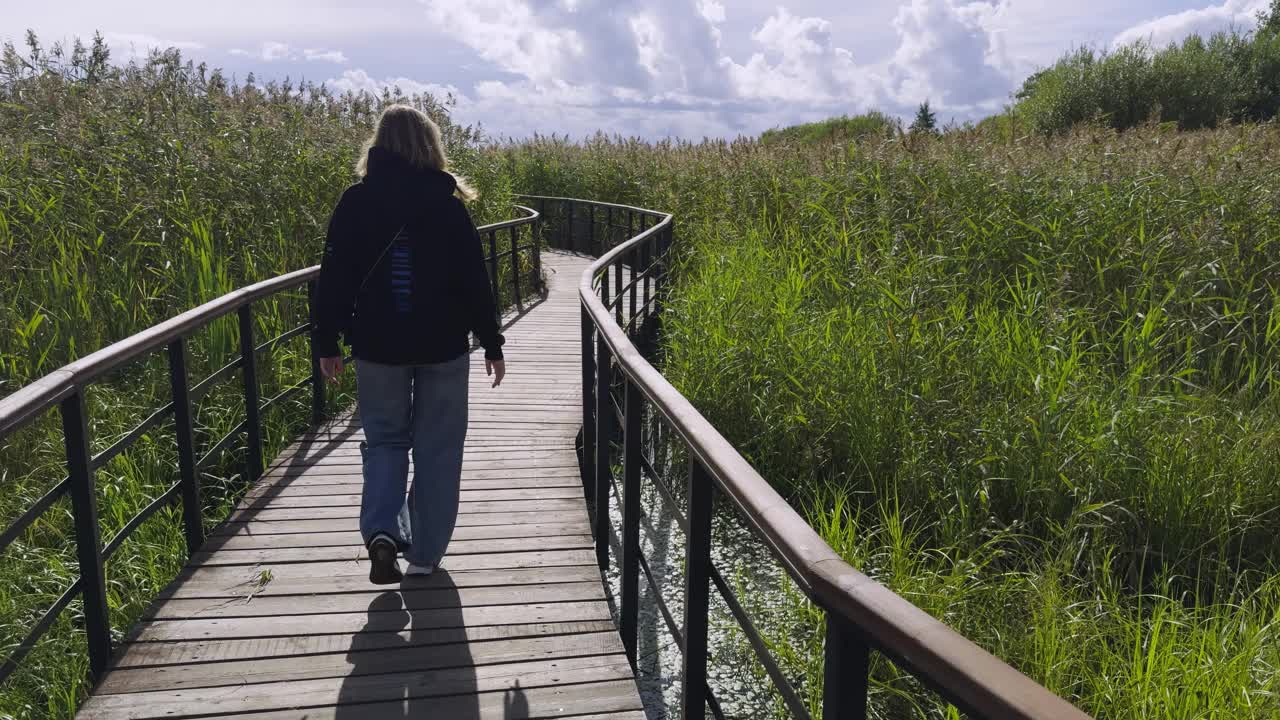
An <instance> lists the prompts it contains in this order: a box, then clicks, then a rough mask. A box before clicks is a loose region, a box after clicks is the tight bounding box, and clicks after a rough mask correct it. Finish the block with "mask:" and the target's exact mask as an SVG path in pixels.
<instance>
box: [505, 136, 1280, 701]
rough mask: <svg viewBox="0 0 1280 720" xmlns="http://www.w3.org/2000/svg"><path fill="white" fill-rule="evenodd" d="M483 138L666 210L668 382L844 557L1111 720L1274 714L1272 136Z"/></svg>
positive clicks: (1278, 593) (807, 633) (803, 671)
mask: <svg viewBox="0 0 1280 720" xmlns="http://www.w3.org/2000/svg"><path fill="white" fill-rule="evenodd" d="M495 152H496V153H498V154H499V155H501V156H502V157H503V158H504V159H505V162H506V163H507V167H508V169H509V172H510V173H511V174H512V176H513V178H514V181H515V184H516V187H517V188H519V189H522V190H534V189H537V190H538V191H540V192H547V193H556V194H561V195H570V196H573V195H578V196H591V197H595V198H599V199H602V200H613V201H621V202H627V203H632V204H636V205H642V206H648V207H655V208H660V209H663V210H669V211H671V212H674V213H675V215H676V228H677V234H678V236H679V243H678V245H677V247H678V248H680V251H681V257H680V262H679V264H678V273H677V281H676V283H675V285H674V290H673V292H674V295H673V297H672V299H671V302H670V303H669V305H668V309H667V316H666V318H667V319H666V323H665V326H664V333H665V337H666V339H665V347H664V353H665V354H664V359H665V368H664V372H665V373H666V375H667V376H668V377H669V378H670V379H672V381H673V382H674V383H675V384H676V386H677V387H678V388H679V389H680V390H681V391H682V392H683V393H684V394H685V395H687V396H688V397H689V398H690V399H691V400H692V401H693V402H694V404H695V405H696V406H697V407H698V408H699V409H700V410H701V411H702V412H703V413H704V414H705V415H706V416H707V417H708V418H709V419H710V420H711V421H712V422H713V424H715V426H716V427H717V428H719V429H720V430H721V431H722V432H723V433H724V434H725V435H726V436H727V437H728V438H729V439H730V440H731V441H732V442H734V444H735V445H736V446H737V447H738V448H739V449H740V450H741V451H742V452H744V454H746V455H747V456H748V457H749V458H750V460H751V461H752V462H753V464H754V465H755V466H756V467H757V468H758V469H759V470H760V471H761V472H762V473H763V474H764V476H765V477H767V478H769V479H770V481H771V482H773V483H774V484H775V485H776V486H777V487H778V488H779V489H780V490H781V491H782V492H783V493H784V494H786V495H787V496H788V497H789V498H790V499H791V501H792V502H793V503H794V504H795V506H796V507H797V508H798V509H800V510H801V511H802V512H803V513H805V514H806V515H807V516H808V517H809V518H810V520H811V522H812V523H813V525H814V526H815V527H817V528H818V530H819V531H820V532H821V533H822V535H823V536H824V537H825V538H826V539H827V540H828V542H830V543H831V544H832V546H833V547H834V548H836V549H837V550H838V551H839V552H840V553H841V554H842V556H844V557H845V558H846V559H848V560H849V561H850V562H851V563H852V564H854V565H855V566H857V567H859V568H861V569H862V570H863V571H864V572H867V573H868V574H869V575H871V576H872V577H874V578H876V579H877V580H879V581H880V582H882V583H884V584H886V585H888V586H889V587H890V588H892V589H893V590H895V591H896V592H898V593H900V594H902V595H903V596H904V597H906V598H907V599H909V600H910V601H912V602H913V603H915V604H917V605H919V606H920V607H922V608H923V609H925V610H926V611H928V612H930V613H932V614H933V615H935V616H937V617H939V618H941V619H943V620H944V621H946V622H947V623H949V624H950V625H952V626H953V627H954V628H956V629H957V630H958V631H960V632H961V633H963V634H965V635H966V636H968V637H970V638H971V639H973V640H975V641H976V642H978V643H979V644H980V645H982V646H984V647H986V648H987V649H989V650H991V651H992V652H994V653H995V654H997V655H999V656H1001V657H1003V658H1005V659H1006V660H1007V661H1009V662H1011V663H1013V664H1014V665H1015V666H1017V667H1018V668H1020V669H1021V670H1023V671H1024V672H1026V673H1027V674H1029V675H1030V676H1031V677H1033V678H1034V679H1036V680H1037V681H1039V682H1041V683H1043V684H1045V685H1046V686H1047V687H1048V688H1050V689H1051V690H1053V691H1055V692H1057V693H1060V694H1062V695H1064V696H1065V697H1067V698H1070V699H1071V700H1073V701H1074V702H1077V703H1079V705H1080V706H1081V707H1082V708H1084V709H1085V710H1086V711H1088V712H1090V713H1092V714H1094V715H1096V716H1098V717H1106V718H1126V719H1127V718H1132V719H1135V720H1136V719H1138V718H1155V717H1160V718H1272V717H1276V716H1277V715H1280V679H1278V678H1280V673H1278V672H1277V669H1278V668H1280V633H1278V632H1277V630H1278V626H1277V621H1280V545H1278V544H1277V543H1276V542H1275V538H1276V537H1277V534H1280V484H1277V483H1276V482H1275V478H1276V477H1277V476H1280V401H1278V400H1277V395H1276V392H1275V391H1276V389H1277V381H1278V380H1280V280H1278V278H1280V213H1278V212H1277V211H1278V210H1280V184H1277V182H1276V180H1277V174H1276V171H1275V168H1276V167H1278V166H1280V165H1278V163H1280V131H1278V130H1277V129H1276V128H1275V127H1269V126H1257V125H1244V126H1237V127H1231V128H1226V129H1220V130H1216V131H1203V132H1197V133H1185V134H1180V133H1173V132H1168V131H1164V130H1161V129H1159V128H1153V129H1149V130H1141V131H1134V132H1129V133H1125V134H1116V133H1114V132H1113V131H1111V130H1108V129H1104V128H1098V127H1080V128H1077V130H1075V131H1074V132H1071V133H1068V134H1066V135H1065V136H1063V137H1061V138H1058V139H1056V140H1054V141H1052V142H1045V141H1043V140H1041V139H1036V140H1018V139H1016V138H1001V137H998V136H997V135H996V134H994V133H987V132H983V131H961V132H953V133H949V134H947V135H946V136H944V137H942V138H931V137H924V136H920V137H912V136H907V137H901V138H897V139H892V140H887V141H884V142H881V143H862V144H860V145H858V146H857V147H849V148H843V149H842V148H831V147H825V148H823V147H819V148H808V149H806V148H800V147H796V146H768V147H766V146H764V145H762V144H759V143H754V142H749V141H739V142H736V143H720V142H708V143H702V144H680V143H674V144H673V143H661V144H657V145H650V144H645V143H641V142H638V141H628V140H623V139H614V140H609V139H605V138H597V139H595V140H593V141H590V142H588V143H585V144H582V145H570V144H567V143H565V142H562V141H558V140H556V139H554V138H542V139H538V140H535V141H532V142H529V143H524V144H520V145H512V146H507V147H504V148H500V149H498V150H495ZM792 600H793V602H792V603H790V605H791V608H792V610H791V611H790V612H789V613H787V614H786V616H785V617H782V618H778V617H774V618H772V619H770V620H768V621H767V623H768V624H769V627H770V633H771V635H772V637H773V645H774V649H775V651H776V652H777V653H778V654H779V655H780V656H782V657H783V658H784V659H785V662H786V664H787V665H788V668H789V673H790V674H792V676H794V677H798V678H800V685H801V687H802V690H803V692H804V694H805V696H806V697H807V698H808V699H809V701H810V703H811V705H812V706H813V708H814V710H815V712H816V711H818V709H819V708H818V698H819V697H820V691H821V644H822V631H821V627H822V626H821V623H820V620H821V613H820V612H819V611H818V610H816V609H814V608H813V607H811V606H809V605H808V604H807V602H806V601H805V600H804V599H803V598H802V597H801V596H800V595H799V594H798V593H796V594H794V597H793V598H792ZM873 674H874V678H875V683H874V689H873V702H874V707H875V711H876V714H877V716H880V717H919V716H925V717H939V718H941V717H951V716H952V715H951V712H953V711H952V710H951V709H949V708H948V706H947V705H946V704H945V703H944V702H942V701H940V700H938V699H937V698H936V697H935V696H932V695H930V694H928V693H923V694H922V693H920V692H919V690H920V688H919V687H918V684H917V683H915V682H914V681H912V680H910V679H908V678H906V677H904V676H903V675H902V673H900V672H899V671H898V670H897V669H895V668H893V667H892V666H891V665H890V664H889V663H887V662H880V661H877V664H876V666H875V668H874V673H873Z"/></svg>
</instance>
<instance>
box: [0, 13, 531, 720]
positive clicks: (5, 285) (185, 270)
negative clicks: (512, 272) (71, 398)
mask: <svg viewBox="0 0 1280 720" xmlns="http://www.w3.org/2000/svg"><path fill="white" fill-rule="evenodd" d="M392 100H403V101H408V102H412V103H414V104H416V105H417V106H419V107H421V108H422V109H424V110H426V111H427V112H428V113H430V114H432V115H433V116H435V118H436V119H437V120H438V121H439V122H440V123H441V125H442V127H443V128H444V130H445V137H446V142H447V144H448V145H449V147H450V150H451V151H452V156H453V159H454V160H455V162H456V164H457V165H459V166H460V169H461V171H462V172H463V173H465V174H466V175H467V176H468V177H469V178H470V179H471V180H472V181H473V182H474V183H475V184H476V185H477V187H478V188H479V189H480V190H481V193H482V194H481V198H482V199H481V200H480V201H479V203H478V204H477V205H476V206H475V207H473V213H475V214H476V215H477V219H478V220H479V221H482V222H484V221H491V220H493V219H497V218H502V219H505V218H506V217H508V216H509V215H510V193H509V192H508V189H507V184H506V183H505V181H504V180H503V179H502V178H501V177H499V175H498V174H497V170H498V165H497V163H496V162H495V161H494V160H493V159H492V158H489V157H486V156H483V155H481V154H479V153H478V151H477V149H476V143H475V141H476V140H477V137H478V134H477V131H476V130H475V129H473V128H469V127H462V126H459V125H456V124H454V123H451V122H449V119H448V107H447V106H446V105H444V104H442V103H440V102H437V101H436V100H435V99H434V98H431V97H430V96H416V97H413V98H401V97H395V98H393V97H392V96H391V95H390V94H387V95H384V96H383V97H373V96H370V95H351V94H347V95H343V96H335V95H333V94H332V93H330V92H328V91H327V90H325V89H324V88H321V87H317V86H314V85H310V84H304V85H301V86H294V85H291V84H290V83H288V82H287V81H286V82H282V83H268V84H266V85H259V84H257V83H255V82H254V81H253V79H252V76H250V77H249V78H246V80H245V82H244V83H242V84H237V83H235V82H232V81H230V80H228V79H227V78H226V77H224V76H223V75H222V74H221V73H220V72H219V71H217V70H210V69H209V68H207V67H205V66H204V65H203V64H200V65H197V64H194V63H192V62H190V61H185V60H183V59H182V58H181V57H180V56H179V55H178V54H177V53H176V52H168V53H161V54H153V55H152V56H151V57H150V58H148V59H147V60H145V61H141V62H135V63H130V64H129V65H126V66H119V65H113V64H111V62H110V59H109V57H108V56H107V52H106V49H105V47H104V46H103V44H102V43H101V41H100V40H97V41H95V42H94V43H93V44H91V45H90V46H87V47H86V46H81V45H79V43H77V44H76V45H74V46H72V47H69V48H68V47H60V46H54V47H52V48H42V47H41V46H40V44H39V43H38V41H37V40H36V39H35V38H34V36H32V37H30V38H29V40H28V45H27V47H26V48H25V49H21V50H19V49H17V48H14V47H12V46H6V47H5V48H4V52H3V58H2V59H0V267H3V269H4V270H3V273H0V298H2V300H0V396H3V395H6V394H8V393H11V392H13V391H14V390H15V389H17V388H19V387H21V386H22V385H24V384H26V383H28V382H30V381H32V380H34V379H35V378H37V377H39V376H41V375H43V374H45V373H47V372H49V371H51V370H53V369H55V368H57V367H59V366H60V365H62V364H64V363H66V362H68V361H71V360H73V359H75V358H77V357H80V356H83V355H85V354H87V353H89V352H92V351H94V350H97V349H99V348H101V347H103V346H105V345H107V344H109V343H111V342H114V341H116V340H120V339H122V338H125V337H127V336H129V335H131V334H133V333H136V332H138V331H140V330H143V329H144V328H146V327H148V326H150V325H153V324H155V323H156V322H159V321H161V320H163V319H165V318H168V317H171V316H173V315H176V314H178V313H179V312H182V311H184V310H187V309H189V308H191V307H194V306H195V305H198V304H200V303H202V302H205V301H207V300H210V299H213V298H214V297H217V296H219V295H222V294H224V293H226V292H229V291H231V290H233V289H235V288H237V287H241V286H243V285H246V284H249V283H251V282H254V281H257V280H262V279H265V278H268V277H272V276H275V275H278V274H280V273H284V272H288V271H292V270H297V269H299V268H303V267H306V266H309V265H313V264H315V263H317V262H319V257H320V250H321V244H322V241H323V240H322V238H323V235H324V232H325V228H326V224H327V221H328V216H329V212H330V210H331V209H332V206H333V204H334V202H335V201H336V199H337V197H338V194H339V193H340V192H341V191H342V189H343V188H344V187H345V186H346V185H348V184H349V183H350V182H352V181H353V180H354V177H353V171H352V167H353V165H354V161H355V158H356V153H357V151H358V146H359V143H360V141H361V140H363V139H364V138H365V137H366V136H367V134H368V133H369V132H370V131H371V129H372V123H373V122H374V120H375V119H376V114H377V112H378V111H379V109H380V108H381V106H382V105H383V104H384V103H387V102H390V101H392ZM303 295H304V293H302V292H294V293H290V294H288V295H286V296H284V297H280V298H277V299H273V300H271V301H264V302H261V303H257V304H255V307H254V317H255V319H256V327H255V337H256V338H257V340H258V341H259V342H261V341H263V340H265V339H267V338H270V337H272V336H274V335H276V334H278V333H280V332H282V331H284V330H286V329H288V328H290V327H293V326H295V325H297V324H300V323H302V322H305V320H306V298H305V297H304V296H303ZM238 347H239V338H238V330H237V326H236V322H235V318H234V317H231V318H226V319H223V320H220V321H217V322H215V323H213V324H211V325H210V326H209V327H207V328H206V329H204V330H202V331H200V332H198V333H197V334H196V335H195V336H194V337H192V338H190V340H189V355H190V360H189V365H190V367H189V372H190V375H191V380H192V382H195V381H196V380H198V379H199V378H202V377H204V376H206V375H207V374H209V373H210V372H212V371H213V370H214V369H216V368H218V367H220V366H222V365H223V364H224V363H226V362H228V361H229V360H231V359H232V358H233V357H235V355H236V354H237V353H238ZM307 352H308V351H307V346H306V340H305V338H299V339H297V340H293V341H291V342H290V343H289V344H286V345H284V346H282V347H279V348H277V349H275V350H274V351H273V352H272V353H271V355H270V356H269V357H267V356H263V357H262V359H261V362H262V363H263V365H262V367H261V368H260V381H261V383H262V396H263V398H266V397H270V396H271V395H274V394H275V393H277V392H278V391H280V390H281V389H283V388H286V387H288V386H290V385H292V384H293V383H295V382H297V381H298V380H300V379H302V378H303V377H305V376H306V374H307V373H309V372H310V361H309V357H308V354H307ZM349 389H350V388H349V387H347V388H344V392H345V391H349ZM305 397H306V396H305V394H303V395H302V396H301V398H302V399H300V400H298V401H297V402H295V403H293V404H292V405H286V406H283V407H280V409H273V410H272V411H270V413H269V414H268V415H267V417H266V418H265V420H266V427H265V431H266V435H267V445H268V447H267V455H268V458H269V457H270V455H271V453H273V452H274V451H275V450H276V449H278V448H279V447H280V446H281V445H282V444H283V443H285V442H287V441H288V440H289V439H291V438H292V437H293V436H294V435H295V434H296V433H297V432H298V430H299V429H301V427H303V426H304V425H305V423H306V421H307V419H308V413H307V409H306V400H305ZM87 399H88V404H89V417H90V427H91V435H92V439H93V449H94V451H95V452H96V451H99V450H101V449H103V448H105V447H107V446H108V445H110V444H111V443H112V442H113V441H114V440H116V439H118V438H119V437H122V436H123V435H124V433H126V432H127V431H128V430H129V429H131V428H132V427H134V426H135V425H137V424H138V423H139V422H140V421H141V420H142V419H144V418H145V417H147V416H148V415H149V414H150V413H151V411H152V410H153V409H155V408H157V407H159V406H161V405H163V404H164V403H165V402H167V399H168V374H167V368H166V364H165V359H164V356H163V353H158V354H152V355H151V356H148V357H147V358H144V359H141V360H139V361H137V362H135V363H132V364H130V365H128V366H126V367H124V368H121V369H120V370H119V371H117V372H115V373H113V375H112V377H110V378H109V379H108V381H107V382H104V383H102V384H98V385H95V386H93V387H92V388H91V389H90V390H89V392H88V398H87ZM242 418H243V399H242V395H241V388H240V383H239V380H238V377H234V378H232V379H230V380H228V381H226V382H225V383H223V384H222V385H220V386H218V387H216V388H215V389H214V391H213V392H211V393H210V394H209V395H207V396H206V397H204V398H203V399H202V400H201V401H200V402H199V403H198V405H197V408H196V416H195V420H196V425H197V436H198V437H197V442H198V443H199V444H200V445H201V446H202V447H203V448H206V449H207V448H208V447H209V446H210V445H211V444H212V442H213V441H214V440H216V439H217V438H220V437H222V436H223V435H224V434H225V433H227V432H228V431H229V430H231V429H232V428H233V427H235V426H236V425H237V424H238V423H239V422H240V420H241V419H242ZM61 442H62V441H61V432H60V429H59V426H58V417H57V413H56V411H55V412H51V413H49V414H48V415H47V416H46V417H45V418H44V419H42V420H41V421H39V422H38V423H36V424H35V425H33V426H30V427H27V428H24V429H23V430H21V431H19V432H18V433H15V434H12V435H10V436H9V437H6V438H4V439H3V440H0V487H2V488H3V492H2V493H0V525H2V526H8V524H9V523H10V522H12V521H13V519H14V518H16V517H17V516H18V515H19V514H21V513H22V512H23V511H25V510H26V509H27V508H28V507H30V506H31V504H32V503H33V501H34V500H35V499H36V498H38V497H39V496H40V495H42V494H43V493H44V492H45V491H47V490H48V489H49V488H50V487H52V486H53V484H54V483H56V482H57V481H58V480H60V479H61V478H62V476H63V474H64V473H65V468H64V466H63V456H62V444H61ZM243 460H244V458H243V448H241V447H239V446H236V447H233V448H232V449H231V450H230V451H229V452H228V453H227V454H226V457H225V458H223V459H222V460H221V461H220V462H217V463H215V464H213V465H211V466H210V467H209V468H207V470H206V471H205V472H204V473H203V475H202V477H201V482H202V484H203V487H204V493H205V495H204V500H205V512H206V515H205V519H206V523H207V524H208V525H210V526H212V525H213V524H215V523H216V522H218V521H219V520H220V519H222V518H223V517H225V516H226V514H227V513H228V512H229V510H230V509H231V508H232V507H233V506H234V503H235V502H236V500H237V499H238V497H239V495H240V493H241V492H242V491H243V490H244V488H245V482H244V479H243V477H242V468H243V467H244V464H243ZM175 468H176V451H175V449H174V441H173V433H172V423H168V424H162V425H160V426H158V427H157V428H155V429H153V430H152V431H151V432H149V433H148V434H147V435H146V436H145V437H144V438H143V439H142V440H140V441H139V443H138V444H137V445H136V446H134V448H133V449H131V450H129V451H128V452H126V453H124V454H123V455H120V456H119V457H117V458H116V459H114V460H112V461H111V462H110V463H109V464H108V465H107V466H106V467H105V468H103V469H102V470H100V471H99V472H98V473H97V498H98V506H99V513H100V529H101V533H102V536H103V539H104V540H106V539H109V538H111V537H112V536H113V535H114V534H115V532H116V531H117V530H119V529H120V528H121V527H122V526H123V525H124V524H125V523H126V522H127V521H128V520H129V519H130V518H132V517H133V516H134V515H135V514H136V513H137V512H138V511H139V510H141V509H142V508H143V507H145V506H146V505H147V503H148V502H150V500H151V499H152V498H154V497H155V496H156V495H158V494H159V493H160V492H162V491H163V490H164V489H165V488H167V487H168V486H169V485H170V484H171V483H172V482H173V481H174V480H175V479H176V471H175ZM181 538H182V531H181V519H180V517H179V516H178V512H177V510H176V509H170V510H166V511H162V512H161V513H159V514H158V515H156V516H155V517H154V518H153V519H151V520H149V521H148V522H146V523H145V524H144V525H143V526H142V527H141V528H140V529H139V530H138V532H137V533H136V534H135V535H134V536H132V538H131V539H130V540H128V541H127V542H126V543H125V544H124V546H123V547H122V548H121V549H120V551H119V552H118V553H117V554H116V555H115V556H114V557H113V558H112V559H111V561H110V562H109V563H108V565H107V568H106V573H107V579H108V587H107V590H108V595H109V605H110V608H111V619H112V634H113V636H114V637H115V638H116V639H117V640H119V639H120V638H122V637H123V634H124V633H125V632H126V631H127V630H128V628H129V627H130V625H131V624H132V623H133V621H134V620H135V619H136V618H137V617H138V616H139V615H140V613H141V612H142V611H143V610H144V609H145V607H146V606H147V604H148V603H149V602H150V601H151V599H152V598H153V597H154V596H155V594H156V592H157V591H158V590H159V589H160V588H161V587H163V585H164V584H165V583H167V582H168V581H169V580H170V579H171V578H172V577H173V576H174V575H175V574H176V572H177V570H178V569H179V568H180V567H181V565H182V563H183V562H184V560H185V555H186V550H185V547H184V546H183V543H182V539H181ZM77 574H78V569H77V567H76V563H75V554H74V547H73V544H72V533H71V522H70V508H69V504H68V503H67V501H65V500H64V501H62V502H60V503H58V504H57V505H55V506H54V507H53V508H52V509H51V510H50V511H48V512H47V513H46V514H45V515H44V516H43V518H42V519H41V520H40V521H38V522H37V523H35V524H34V525H33V526H32V527H31V528H30V529H29V530H28V531H27V532H26V533H25V534H24V535H23V537H21V538H20V539H19V540H18V541H17V542H15V543H14V544H13V545H11V546H10V547H9V548H8V549H7V550H6V551H5V552H4V553H3V555H0V655H3V656H5V657H7V656H8V655H9V653H10V652H11V651H12V649H13V648H14V646H15V644H16V643H17V642H18V641H19V640H20V639H21V638H22V637H24V636H25V635H26V633H27V631H28V630H29V628H30V627H31V626H32V624H33V623H34V622H35V621H36V619H38V618H39V617H40V615H41V614H42V613H43V612H44V610H45V609H46V608H48V607H49V606H50V605H51V604H52V603H53V601H54V599H56V598H57V597H58V595H59V594H61V592H62V591H63V590H64V589H65V588H66V587H67V586H68V585H69V584H70V583H71V582H72V581H73V580H74V579H75V577H76V576H77ZM82 623H83V618H82V611H81V609H80V608H79V604H78V601H77V602H76V603H73V605H72V606H71V607H70V608H69V609H68V610H67V611H66V612H64V613H63V616H62V619H61V620H59V621H58V623H57V624H56V625H55V626H54V628H53V629H52V631H51V632H50V633H49V634H48V635H47V636H46V637H45V639H44V640H43V641H42V642H41V643H40V644H39V645H38V647H37V648H36V650H35V651H34V652H33V653H32V654H31V655H30V656H28V657H27V658H26V660H25V661H24V662H23V664H22V666H21V670H20V671H19V672H18V673H17V674H15V675H14V676H12V677H11V678H10V679H9V680H8V681H7V682H6V683H5V684H4V685H3V688H2V689H0V717H15V718H28V717H29V718H44V717H71V716H73V714H74V711H75V708H76V707H77V704H78V703H79V701H80V699H81V698H82V697H83V695H84V693H85V690H86V688H85V684H84V678H85V674H86V664H87V663H86V659H85V651H84V644H83V635H82Z"/></svg>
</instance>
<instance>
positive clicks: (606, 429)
mask: <svg viewBox="0 0 1280 720" xmlns="http://www.w3.org/2000/svg"><path fill="white" fill-rule="evenodd" d="M600 288H601V292H602V293H608V292H609V275H608V273H605V274H604V275H603V276H602V279H601V285H600ZM610 357H611V356H610V353H609V345H608V343H606V342H605V339H604V333H602V332H600V333H596V391H595V396H596V457H595V461H596V469H595V490H594V498H593V499H594V500H595V505H596V512H595V536H596V562H597V563H599V565H600V570H601V571H604V570H605V569H607V568H608V567H609V485H610V480H612V478H613V468H612V466H611V464H610V458H609V451H610V450H611V449H612V448H611V443H610V440H611V439H612V437H613V423H614V416H613V397H612V392H611V390H610V388H611V386H612V384H613V373H612V370H613V368H612V367H611V365H610Z"/></svg>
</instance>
